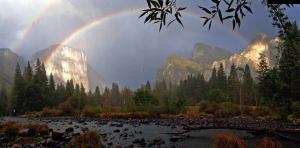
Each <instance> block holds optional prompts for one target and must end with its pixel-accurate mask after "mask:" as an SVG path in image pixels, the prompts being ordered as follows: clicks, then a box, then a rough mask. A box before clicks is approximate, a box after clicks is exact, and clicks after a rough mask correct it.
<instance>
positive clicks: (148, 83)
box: [146, 81, 151, 91]
mask: <svg viewBox="0 0 300 148" xmlns="http://www.w3.org/2000/svg"><path fill="white" fill-rule="evenodd" d="M146 89H147V90H150V91H151V84H150V82H149V81H147V83H146Z"/></svg>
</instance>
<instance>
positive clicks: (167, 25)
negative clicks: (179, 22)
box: [167, 19, 175, 27]
mask: <svg viewBox="0 0 300 148" xmlns="http://www.w3.org/2000/svg"><path fill="white" fill-rule="evenodd" d="M174 21H175V19H174V20H172V21H171V22H169V23H168V25H167V27H169V26H170V25H171V24H172V23H173V22H174Z"/></svg>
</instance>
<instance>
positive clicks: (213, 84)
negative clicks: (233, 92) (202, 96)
mask: <svg viewBox="0 0 300 148" xmlns="http://www.w3.org/2000/svg"><path fill="white" fill-rule="evenodd" d="M209 84H210V88H211V89H217V88H218V84H217V70H216V67H214V68H213V70H212V73H211V77H210V79H209Z"/></svg>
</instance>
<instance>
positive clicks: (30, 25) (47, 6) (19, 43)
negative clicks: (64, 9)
mask: <svg viewBox="0 0 300 148" xmlns="http://www.w3.org/2000/svg"><path fill="white" fill-rule="evenodd" d="M54 3H55V2H54V1H52V0H51V1H48V2H47V3H46V4H45V6H44V7H42V8H41V11H40V13H38V14H37V15H35V17H33V18H32V19H31V20H30V21H28V23H27V24H26V25H25V29H24V31H23V32H22V33H21V35H20V38H19V39H18V40H17V42H16V43H15V44H14V45H13V50H14V52H18V50H19V49H20V47H21V46H22V44H23V43H24V41H25V39H26V37H27V36H28V35H29V34H30V33H31V32H32V30H33V28H34V26H35V25H37V24H38V23H39V22H40V21H41V20H42V19H43V18H44V17H45V15H46V14H47V13H48V12H49V10H51V8H52V6H53V5H54Z"/></svg>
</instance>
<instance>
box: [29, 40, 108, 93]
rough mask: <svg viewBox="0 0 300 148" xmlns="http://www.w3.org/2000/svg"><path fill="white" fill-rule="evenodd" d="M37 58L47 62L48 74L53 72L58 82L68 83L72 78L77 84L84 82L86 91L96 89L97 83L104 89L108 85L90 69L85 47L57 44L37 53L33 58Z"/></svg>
mask: <svg viewBox="0 0 300 148" xmlns="http://www.w3.org/2000/svg"><path fill="white" fill-rule="evenodd" d="M37 58H40V59H41V60H42V61H43V62H44V63H45V67H46V71H47V74H48V75H50V74H51V73H52V74H53V76H54V79H55V81H56V82H58V83H66V82H67V80H70V79H72V80H73V81H74V83H75V84H79V85H80V84H82V85H83V86H84V88H85V89H86V91H88V90H89V89H95V86H96V85H98V86H99V87H100V89H101V90H103V89H104V87H105V85H106V84H105V82H104V80H103V79H102V78H97V77H98V74H96V72H95V71H94V70H90V68H91V67H90V66H88V64H87V58H86V54H85V51H84V50H83V49H77V48H72V47H69V46H66V45H62V44H55V45H52V46H50V47H49V48H47V49H45V50H42V51H40V52H38V53H36V54H35V55H34V58H33V59H37ZM92 80H95V82H93V81H92ZM96 81H97V82H96ZM100 81H101V82H100ZM95 83H97V84H95Z"/></svg>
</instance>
